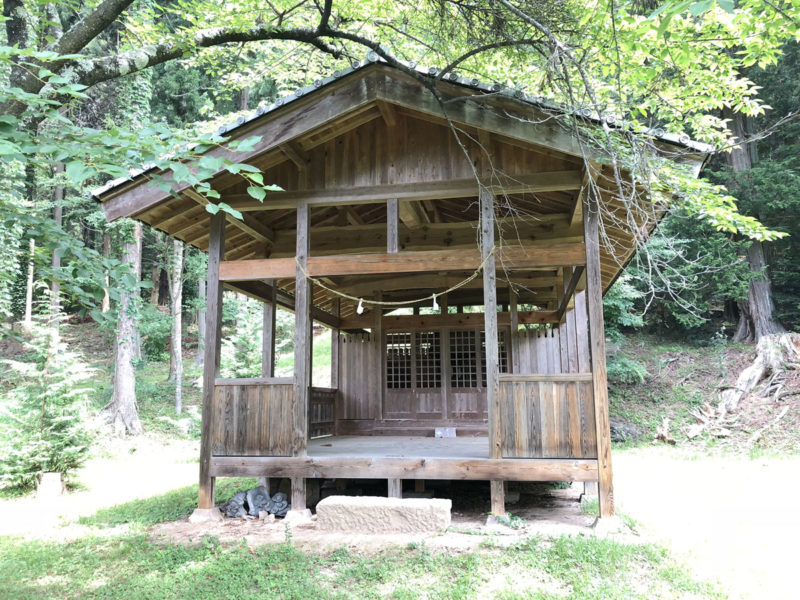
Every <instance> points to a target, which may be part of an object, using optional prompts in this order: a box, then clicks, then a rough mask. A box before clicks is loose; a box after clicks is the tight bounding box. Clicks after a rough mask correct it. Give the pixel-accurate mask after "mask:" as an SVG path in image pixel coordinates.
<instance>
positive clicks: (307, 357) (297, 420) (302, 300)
mask: <svg viewBox="0 0 800 600" xmlns="http://www.w3.org/2000/svg"><path fill="white" fill-rule="evenodd" d="M308 230H309V208H308V204H306V203H305V202H303V203H301V204H300V205H298V207H297V245H296V256H297V268H296V270H295V271H296V273H295V291H294V294H295V305H294V311H295V312H294V317H295V328H294V402H293V404H292V456H306V448H307V440H308V404H309V394H310V393H311V330H312V324H311V304H312V296H311V282H310V281H309V280H308V279H307V278H306V276H305V273H304V272H303V270H304V269H305V268H306V265H307V264H308V253H309V247H310V245H309V231H308ZM305 491H306V490H305V480H304V479H302V478H301V479H292V510H304V509H305V508H306V494H305Z"/></svg>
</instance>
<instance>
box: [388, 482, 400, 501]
mask: <svg viewBox="0 0 800 600" xmlns="http://www.w3.org/2000/svg"><path fill="white" fill-rule="evenodd" d="M388 491H389V493H388V494H387V495H388V496H389V498H402V497H403V480H402V479H389V480H388Z"/></svg>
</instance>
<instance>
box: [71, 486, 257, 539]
mask: <svg viewBox="0 0 800 600" xmlns="http://www.w3.org/2000/svg"><path fill="white" fill-rule="evenodd" d="M257 485H258V482H257V480H256V479H253V478H241V479H240V478H225V479H220V480H219V481H218V482H217V485H216V497H217V502H227V501H228V500H229V499H230V497H231V496H233V494H235V493H236V492H237V491H239V490H246V489H250V488H253V487H255V486H257ZM195 508H197V486H196V485H189V486H186V487H182V488H178V489H176V490H171V491H169V492H167V493H166V494H159V495H158V496H152V497H150V498H143V499H140V500H131V501H130V502H125V503H124V504H118V505H117V506H112V507H110V508H104V509H101V510H99V511H97V512H96V513H95V514H94V515H92V516H90V517H81V519H80V520H79V522H80V523H82V524H84V525H95V526H99V527H114V526H116V525H123V524H127V525H137V526H140V527H149V526H150V525H155V524H156V523H162V522H164V521H175V520H177V519H180V518H182V517H185V516H188V515H190V514H191V513H192V511H193V510H194V509H195Z"/></svg>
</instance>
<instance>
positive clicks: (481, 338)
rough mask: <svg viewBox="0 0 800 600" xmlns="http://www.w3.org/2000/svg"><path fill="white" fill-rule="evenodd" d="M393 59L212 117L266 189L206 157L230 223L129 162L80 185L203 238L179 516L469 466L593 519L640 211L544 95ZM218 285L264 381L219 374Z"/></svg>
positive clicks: (186, 190) (443, 474)
mask: <svg viewBox="0 0 800 600" xmlns="http://www.w3.org/2000/svg"><path fill="white" fill-rule="evenodd" d="M409 71H410V72H407V71H404V70H402V69H399V68H396V67H392V66H389V65H386V64H383V63H380V62H370V61H364V62H363V63H362V64H360V65H358V66H357V67H354V68H352V69H347V70H345V71H341V72H337V73H335V74H334V75H333V76H332V77H329V78H326V79H325V80H321V81H318V82H316V83H315V85H314V86H311V87H309V88H307V89H304V90H299V91H298V92H297V93H296V94H295V95H294V96H292V97H291V98H286V99H283V100H279V101H278V102H276V103H275V104H274V105H273V106H271V107H269V108H268V109H262V110H259V112H258V113H256V114H255V115H253V117H251V118H250V119H240V121H239V122H237V124H235V125H234V126H232V127H230V128H228V129H227V130H226V131H225V133H227V134H228V135H229V136H230V137H231V138H232V139H246V138H250V137H252V136H258V137H259V141H258V142H257V143H256V144H254V145H250V147H249V149H248V150H247V151H242V152H237V153H232V152H230V151H229V150H226V149H225V148H216V149H214V150H211V151H209V153H208V154H210V155H213V156H221V157H224V158H228V159H231V160H233V161H236V162H241V163H244V162H246V163H248V164H250V165H252V166H254V167H257V168H258V170H259V171H260V172H261V173H262V174H263V179H264V182H265V183H266V184H277V185H279V186H280V187H281V188H282V189H283V190H285V191H278V192H270V193H268V194H267V196H266V198H265V199H264V201H263V202H262V201H259V200H256V199H254V198H253V197H251V196H250V195H248V193H247V188H248V186H249V185H250V183H249V182H248V181H247V180H246V179H245V178H244V177H242V175H241V174H232V173H230V172H228V171H225V170H220V171H219V172H218V173H217V174H216V175H215V176H214V177H213V178H212V179H210V180H209V183H210V185H211V187H212V188H213V189H214V190H216V191H217V192H219V194H220V198H221V201H223V202H225V203H227V204H228V205H230V206H231V207H233V208H235V209H236V210H237V211H241V213H242V217H243V218H242V219H241V220H240V219H237V218H235V217H233V216H231V215H228V214H226V213H224V212H222V211H220V212H218V213H217V214H215V215H213V216H212V215H211V214H210V213H209V212H208V211H207V210H206V207H205V205H206V204H207V203H208V201H207V200H206V198H205V197H204V196H202V195H200V194H199V193H198V192H197V191H196V190H194V189H192V188H190V187H188V186H181V185H178V184H173V185H172V191H171V193H168V192H165V191H163V190H162V189H160V188H159V187H158V186H156V185H154V184H153V181H152V179H153V175H155V174H156V173H155V172H153V171H152V170H150V171H143V172H141V173H139V174H137V175H135V176H133V177H132V178H131V179H129V180H126V181H123V182H113V183H112V184H110V185H108V186H106V187H105V188H103V189H101V190H98V191H97V192H96V193H95V196H96V197H97V199H98V200H99V201H100V202H102V205H103V209H104V210H105V214H106V216H107V218H108V219H109V220H114V219H118V218H120V217H132V218H134V219H138V220H140V221H142V222H144V223H148V224H150V225H151V226H153V227H155V228H156V229H159V230H161V231H164V232H166V233H167V234H169V235H170V236H173V237H176V238H179V239H181V240H183V241H184V242H186V243H187V244H189V245H192V246H194V247H196V248H199V249H201V250H203V251H207V252H208V257H209V261H208V292H207V312H206V315H207V319H206V346H205V373H204V379H203V382H204V387H203V407H202V445H201V457H200V497H199V507H200V508H201V509H210V508H212V507H213V505H214V482H215V479H216V478H217V477H234V476H258V477H288V478H291V481H292V495H291V496H292V497H291V503H292V507H293V508H294V509H301V508H304V507H305V506H306V481H307V480H309V479H313V478H346V479H357V478H368V479H387V480H388V489H389V493H390V495H399V494H401V493H402V491H401V490H402V487H401V486H402V480H404V479H414V480H426V479H447V480H458V479H476V480H487V481H490V482H491V485H490V490H491V502H492V512H494V513H496V514H503V513H504V512H505V509H504V491H503V490H504V487H503V482H504V481H596V482H598V483H599V494H600V511H601V515H602V516H608V515H611V514H613V493H612V477H611V454H610V439H609V438H610V436H609V417H608V394H607V388H606V367H605V341H604V333H603V311H602V294H603V292H604V291H605V290H607V289H608V287H609V286H610V285H611V284H612V283H613V281H614V280H615V278H616V277H617V275H618V274H619V272H620V270H621V268H622V265H624V264H625V262H626V261H627V259H628V257H629V256H630V254H631V253H632V252H633V249H634V242H633V238H634V236H633V235H632V233H631V228H632V227H638V228H640V229H641V230H643V231H648V230H649V229H650V228H652V227H653V225H654V222H653V219H652V217H649V216H648V215H649V214H652V212H648V211H640V212H639V213H636V214H630V211H629V210H627V209H626V206H625V204H624V201H623V200H621V199H620V198H619V197H618V194H617V192H616V190H618V189H620V188H619V187H618V186H617V182H616V181H615V178H614V177H613V176H612V174H611V170H610V169H611V168H610V167H609V166H606V165H605V164H604V156H603V154H602V153H601V152H600V151H596V150H593V149H592V148H590V147H589V146H587V145H586V144H585V143H583V142H582V141H581V140H579V139H577V137H576V136H575V134H574V133H573V130H571V129H570V128H568V127H566V126H565V125H564V124H563V123H562V119H559V118H556V117H558V116H561V111H559V110H558V108H557V107H554V106H551V105H548V104H547V103H546V102H543V101H542V100H537V99H532V98H528V97H525V96H522V95H521V94H519V93H513V92H508V91H503V90H499V89H498V88H496V87H490V86H486V85H482V84H480V83H478V82H477V81H474V80H465V79H464V78H460V77H457V76H456V75H450V74H445V76H444V77H438V78H437V75H438V74H437V73H435V71H434V70H431V71H430V72H429V71H416V70H414V69H413V66H412V68H411V69H410V70H409ZM433 90H435V92H436V93H434V91H433ZM571 118H573V119H575V118H578V119H579V118H582V116H580V115H578V116H576V115H572V117H571ZM594 123H595V124H596V125H597V126H599V121H597V120H595V121H594ZM584 125H585V126H591V125H592V121H591V120H587V121H586V122H585V123H584ZM654 143H655V144H656V145H657V146H658V147H659V148H660V149H661V150H660V151H663V153H669V152H674V153H680V160H681V161H684V162H686V163H687V164H689V165H691V166H692V167H693V168H695V169H696V170H699V166H700V165H701V163H702V161H703V159H704V158H705V154H704V153H703V152H702V151H701V149H700V148H699V146H697V145H693V143H691V142H689V143H687V142H686V141H685V140H677V139H673V138H671V137H669V136H660V138H659V139H656V140H654ZM159 175H161V176H163V177H166V178H167V180H169V173H165V174H159ZM624 177H626V175H625V174H624V173H623V178H624ZM161 187H164V186H161ZM629 193H634V194H635V193H636V190H634V189H632V187H631V184H630V183H629V182H628V183H625V194H629ZM599 231H602V232H603V235H602V236H601V235H600V233H599ZM601 239H602V243H601ZM223 287H227V288H229V289H232V290H237V291H239V292H242V293H244V294H247V295H249V296H251V297H254V298H258V299H260V300H262V301H263V302H264V303H265V312H264V323H265V327H264V336H263V340H264V347H263V377H260V378H257V379H222V378H220V376H219V361H220V337H221V332H220V320H221V312H222V289H223ZM359 305H360V306H359ZM276 306H282V307H285V308H288V309H290V310H292V311H294V314H295V318H296V325H295V327H296V328H295V357H294V365H295V366H294V376H293V377H291V378H278V377H274V370H273V365H274V359H275V357H274V327H275V325H274V324H275V307H276ZM399 307H410V308H412V309H413V310H410V309H409V308H406V310H405V311H397V310H396V309H397V308H399ZM476 307H477V308H476ZM476 311H477V312H476ZM399 312H403V314H398V313H399ZM412 313H413V314H412ZM314 321H316V322H318V323H322V324H324V325H326V326H328V327H330V328H332V329H333V348H332V355H333V359H332V382H333V383H332V387H331V388H324V389H323V388H320V387H317V386H315V385H314V383H315V382H314V381H312V376H311V373H312V369H311V356H312V352H311V350H312V348H311V344H312V324H313V322H314ZM438 428H442V430H443V431H447V432H448V433H452V432H453V431H454V432H455V434H456V436H455V437H441V438H436V437H434V432H435V431H436V430H437V429H438Z"/></svg>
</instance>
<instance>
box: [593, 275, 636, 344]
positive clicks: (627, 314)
mask: <svg viewBox="0 0 800 600" xmlns="http://www.w3.org/2000/svg"><path fill="white" fill-rule="evenodd" d="M643 296H644V293H643V292H642V291H640V290H638V289H636V287H635V286H634V285H633V284H632V282H631V276H630V275H628V274H627V273H623V274H622V275H621V276H620V277H619V279H617V281H615V282H614V285H612V286H611V288H610V289H609V290H608V291H607V292H606V294H605V296H603V320H604V322H605V328H606V337H608V338H610V339H611V341H615V342H616V341H619V340H621V339H622V329H623V328H632V329H635V328H638V327H641V326H642V324H643V320H642V315H641V310H640V309H639V308H638V307H636V302H637V301H638V300H640V299H641V298H642V297H643Z"/></svg>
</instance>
